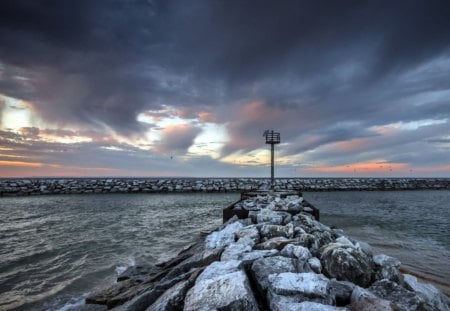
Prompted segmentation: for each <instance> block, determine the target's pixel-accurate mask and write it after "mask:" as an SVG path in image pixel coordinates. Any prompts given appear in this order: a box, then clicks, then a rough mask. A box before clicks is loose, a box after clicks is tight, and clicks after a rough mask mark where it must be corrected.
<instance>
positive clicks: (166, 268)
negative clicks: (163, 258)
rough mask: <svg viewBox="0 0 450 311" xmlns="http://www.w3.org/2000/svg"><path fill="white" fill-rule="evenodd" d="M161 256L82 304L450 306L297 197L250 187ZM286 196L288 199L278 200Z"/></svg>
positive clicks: (327, 308)
mask: <svg viewBox="0 0 450 311" xmlns="http://www.w3.org/2000/svg"><path fill="white" fill-rule="evenodd" d="M251 200H253V201H252V202H250V200H247V201H245V202H243V203H242V204H247V205H252V206H253V207H254V206H256V207H258V208H259V210H254V211H252V212H251V213H250V214H249V217H248V218H246V219H237V218H236V217H234V218H232V219H230V220H229V221H228V222H226V223H225V224H223V225H222V226H221V227H219V228H218V229H217V230H215V231H213V232H210V233H209V234H208V235H207V236H205V237H204V238H201V239H199V241H198V242H197V243H195V244H194V245H193V246H191V247H190V248H187V249H185V250H183V251H182V252H180V253H179V255H178V256H177V257H176V258H174V259H172V260H170V261H167V262H164V263H160V264H156V265H151V264H149V265H147V266H145V265H144V266H139V267H130V268H129V269H128V270H127V271H125V272H124V273H123V274H122V275H120V276H119V278H118V281H117V282H116V283H115V284H113V285H112V286H111V287H109V288H106V289H104V290H100V291H99V292H97V293H94V294H92V295H90V296H89V297H88V298H87V299H86V303H87V305H86V306H84V307H83V308H86V309H87V308H92V305H90V304H98V305H99V306H98V308H99V310H101V308H102V307H103V308H104V309H113V310H123V311H135V310H185V311H194V310H195V311H201V310H205V311H206V310H230V311H231V310H278V311H290V310H309V311H314V310H316V311H331V310H362V311H364V310H366V311H368V310H430V311H431V310H436V311H437V310H440V311H446V310H450V307H449V299H448V297H447V296H445V295H444V294H443V293H442V292H441V291H440V290H438V289H437V288H436V287H434V286H432V285H430V284H425V283H422V282H420V281H418V280H417V279H416V278H415V277H414V276H412V275H408V274H402V273H401V272H400V271H399V267H400V264H401V263H400V261H398V260H397V259H395V258H392V257H389V256H387V255H382V254H379V255H374V254H373V253H372V250H371V247H370V246H369V245H368V244H366V243H364V242H361V241H355V240H353V239H352V238H350V237H349V236H346V235H345V233H344V232H343V231H342V230H339V229H332V228H330V227H328V226H326V225H324V224H322V223H320V222H318V221H316V220H315V219H314V218H312V217H311V215H310V214H309V213H307V212H306V211H304V210H301V209H293V208H292V207H293V206H297V207H298V206H299V202H301V197H299V196H296V195H292V196H287V197H285V198H280V197H278V196H277V195H276V194H271V195H266V196H257V197H255V198H253V199H251ZM288 206H289V208H288Z"/></svg>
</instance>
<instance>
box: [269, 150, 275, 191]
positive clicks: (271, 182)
mask: <svg viewBox="0 0 450 311" xmlns="http://www.w3.org/2000/svg"><path fill="white" fill-rule="evenodd" d="M270 151H271V152H270V184H271V186H272V189H273V186H274V184H275V183H274V179H275V178H274V175H275V174H274V171H275V170H274V153H275V144H270Z"/></svg>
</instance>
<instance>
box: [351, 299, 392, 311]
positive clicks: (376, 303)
mask: <svg viewBox="0 0 450 311" xmlns="http://www.w3.org/2000/svg"><path fill="white" fill-rule="evenodd" d="M347 308H348V310H350V311H397V310H398V308H397V306H396V305H394V304H393V303H392V302H390V301H388V300H385V299H380V298H366V299H363V300H360V301H357V302H353V303H351V304H349V305H348V306H347Z"/></svg>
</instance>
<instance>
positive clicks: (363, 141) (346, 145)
mask: <svg viewBox="0 0 450 311" xmlns="http://www.w3.org/2000/svg"><path fill="white" fill-rule="evenodd" d="M368 146H370V139H368V138H355V139H351V140H347V141H341V142H337V143H335V144H334V146H333V149H335V150H337V151H341V152H354V151H358V150H363V149H365V148H367V147H368Z"/></svg>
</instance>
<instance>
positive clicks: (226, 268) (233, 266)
mask: <svg viewBox="0 0 450 311" xmlns="http://www.w3.org/2000/svg"><path fill="white" fill-rule="evenodd" d="M241 266H242V261H240V260H228V261H215V262H213V263H212V264H210V265H209V266H207V267H206V269H205V270H203V272H202V273H201V274H200V275H199V276H198V278H197V280H196V283H199V282H202V281H203V280H208V279H213V278H215V277H217V276H220V275H224V274H229V273H233V272H237V271H239V270H240V268H241Z"/></svg>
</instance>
